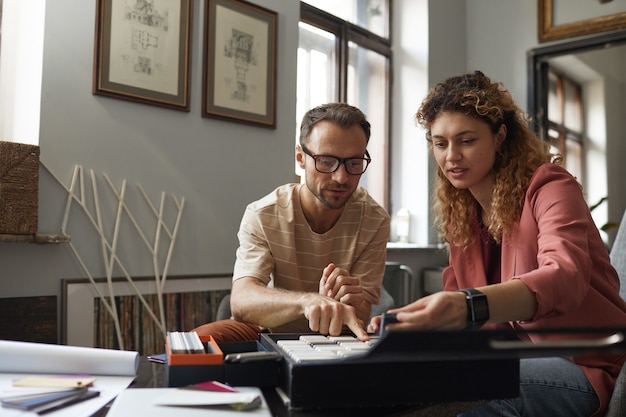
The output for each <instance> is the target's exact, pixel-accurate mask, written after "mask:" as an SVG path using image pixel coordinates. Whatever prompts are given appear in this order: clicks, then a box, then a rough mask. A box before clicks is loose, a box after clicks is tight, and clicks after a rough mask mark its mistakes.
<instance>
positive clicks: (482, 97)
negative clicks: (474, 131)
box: [415, 71, 561, 247]
mask: <svg viewBox="0 0 626 417" xmlns="http://www.w3.org/2000/svg"><path fill="white" fill-rule="evenodd" d="M443 112H458V113H463V114H465V115H466V116H469V117H471V118H474V119H479V120H482V121H484V122H485V123H487V124H488V125H489V126H490V129H491V132H492V133H494V134H496V133H497V132H498V129H499V128H500V126H501V125H502V124H504V125H505V126H506V129H507V134H506V138H505V139H504V141H503V143H502V145H501V146H500V149H499V150H498V152H497V154H496V160H495V162H494V166H493V171H494V172H495V175H496V177H495V186H494V189H493V201H492V206H491V213H490V217H489V222H488V223H489V228H488V230H489V233H490V234H491V235H492V236H493V237H494V239H495V240H496V242H499V243H500V242H502V235H503V234H504V233H507V232H508V231H510V229H511V227H512V225H513V224H514V223H515V222H516V221H517V220H519V217H520V215H521V210H522V205H523V203H524V195H525V193H526V190H527V188H528V184H529V182H530V178H531V177H532V175H533V173H534V172H535V170H536V169H537V167H539V166H540V165H542V164H544V163H546V162H550V161H552V162H555V163H560V162H561V157H560V156H558V155H551V154H550V152H549V144H548V143H547V142H545V141H543V140H541V139H540V138H538V137H537V135H535V134H534V133H533V131H532V130H531V129H530V128H529V126H528V120H527V118H526V115H525V113H524V112H522V111H521V109H520V108H519V107H517V105H516V104H515V102H514V101H513V98H512V96H511V94H510V93H509V92H508V91H507V90H506V89H504V87H503V86H502V84H501V83H495V82H492V81H491V80H490V79H489V78H488V77H487V76H485V74H483V73H482V72H480V71H475V72H474V73H472V74H465V75H460V76H455V77H451V78H448V79H447V80H445V81H443V82H441V83H439V84H437V85H436V86H435V87H434V88H433V89H432V90H431V91H430V92H429V93H428V95H427V96H426V98H425V99H424V101H422V104H421V106H420V108H419V110H418V111H417V113H416V115H415V118H416V120H417V123H419V124H420V125H421V126H422V127H424V128H425V129H426V139H427V140H428V142H429V144H430V148H431V151H432V138H431V132H430V128H431V126H432V123H433V122H434V121H435V119H436V118H437V116H439V114H441V113H443ZM435 181H436V183H435V204H434V212H435V222H436V226H437V230H438V231H439V233H440V234H441V236H442V237H443V239H444V241H445V242H446V243H447V244H451V245H455V246H464V247H467V246H468V245H469V244H471V243H472V242H473V240H474V237H473V233H472V231H473V229H474V227H475V226H476V223H477V221H478V202H477V201H476V199H474V197H473V196H472V194H471V193H470V191H469V190H468V189H456V188H455V187H454V186H452V184H451V183H450V182H449V181H448V179H447V178H446V177H445V174H444V173H443V172H442V170H441V169H438V170H437V178H436V180H435Z"/></svg>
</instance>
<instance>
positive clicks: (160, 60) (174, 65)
mask: <svg viewBox="0 0 626 417" xmlns="http://www.w3.org/2000/svg"><path fill="white" fill-rule="evenodd" d="M133 4H134V0H97V9H96V25H95V26H96V30H95V45H94V71H93V87H92V93H93V94H94V95H100V96H107V97H113V98H118V99H124V100H130V101H134V102H138V103H144V104H151V105H156V106H162V107H166V108H170V109H175V110H181V111H186V112H188V111H189V109H190V105H189V91H190V86H189V84H190V75H191V68H190V63H191V33H192V32H191V26H192V20H191V18H192V11H193V0H154V1H153V2H152V3H151V5H152V7H150V8H144V9H135V8H134V7H133Z"/></svg>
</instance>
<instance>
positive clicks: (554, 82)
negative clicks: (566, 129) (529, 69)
mask: <svg viewBox="0 0 626 417" xmlns="http://www.w3.org/2000/svg"><path fill="white" fill-rule="evenodd" d="M558 86H559V80H558V77H557V76H556V74H554V73H553V72H550V74H549V86H548V119H549V120H551V121H553V122H554V123H557V124H561V123H563V118H562V116H561V114H562V111H561V102H560V94H559V88H558Z"/></svg>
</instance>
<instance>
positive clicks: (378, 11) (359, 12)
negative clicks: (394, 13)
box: [305, 0, 389, 38]
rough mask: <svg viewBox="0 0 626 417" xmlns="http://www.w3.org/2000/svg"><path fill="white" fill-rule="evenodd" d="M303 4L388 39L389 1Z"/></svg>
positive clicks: (310, 1) (313, 1)
mask: <svg viewBox="0 0 626 417" xmlns="http://www.w3.org/2000/svg"><path fill="white" fill-rule="evenodd" d="M305 3H308V4H310V5H311V6H313V7H317V8H318V9H321V10H324V11H325V12H327V13H330V14H332V15H334V16H337V17H338V18H340V19H343V20H345V21H347V22H350V23H353V24H355V25H357V26H360V27H362V28H364V29H367V30H369V31H370V32H372V33H374V34H376V35H378V36H381V37H383V38H389V0H306V1H305Z"/></svg>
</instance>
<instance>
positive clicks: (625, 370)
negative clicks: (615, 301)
mask: <svg viewBox="0 0 626 417" xmlns="http://www.w3.org/2000/svg"><path fill="white" fill-rule="evenodd" d="M609 255H610V256H611V264H612V265H613V267H614V268H615V269H616V270H617V275H618V276H619V281H620V289H619V295H620V296H621V297H622V298H623V299H624V300H626V211H624V215H623V216H622V221H621V222H620V224H619V228H618V229H617V235H616V236H615V241H614V242H613V246H612V247H611V253H610V254H609ZM604 416H605V417H623V416H626V365H622V370H621V371H620V373H619V375H618V376H617V380H616V381H615V388H614V389H613V395H612V396H611V401H610V402H609V406H608V408H607V411H606V414H605V415H604Z"/></svg>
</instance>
